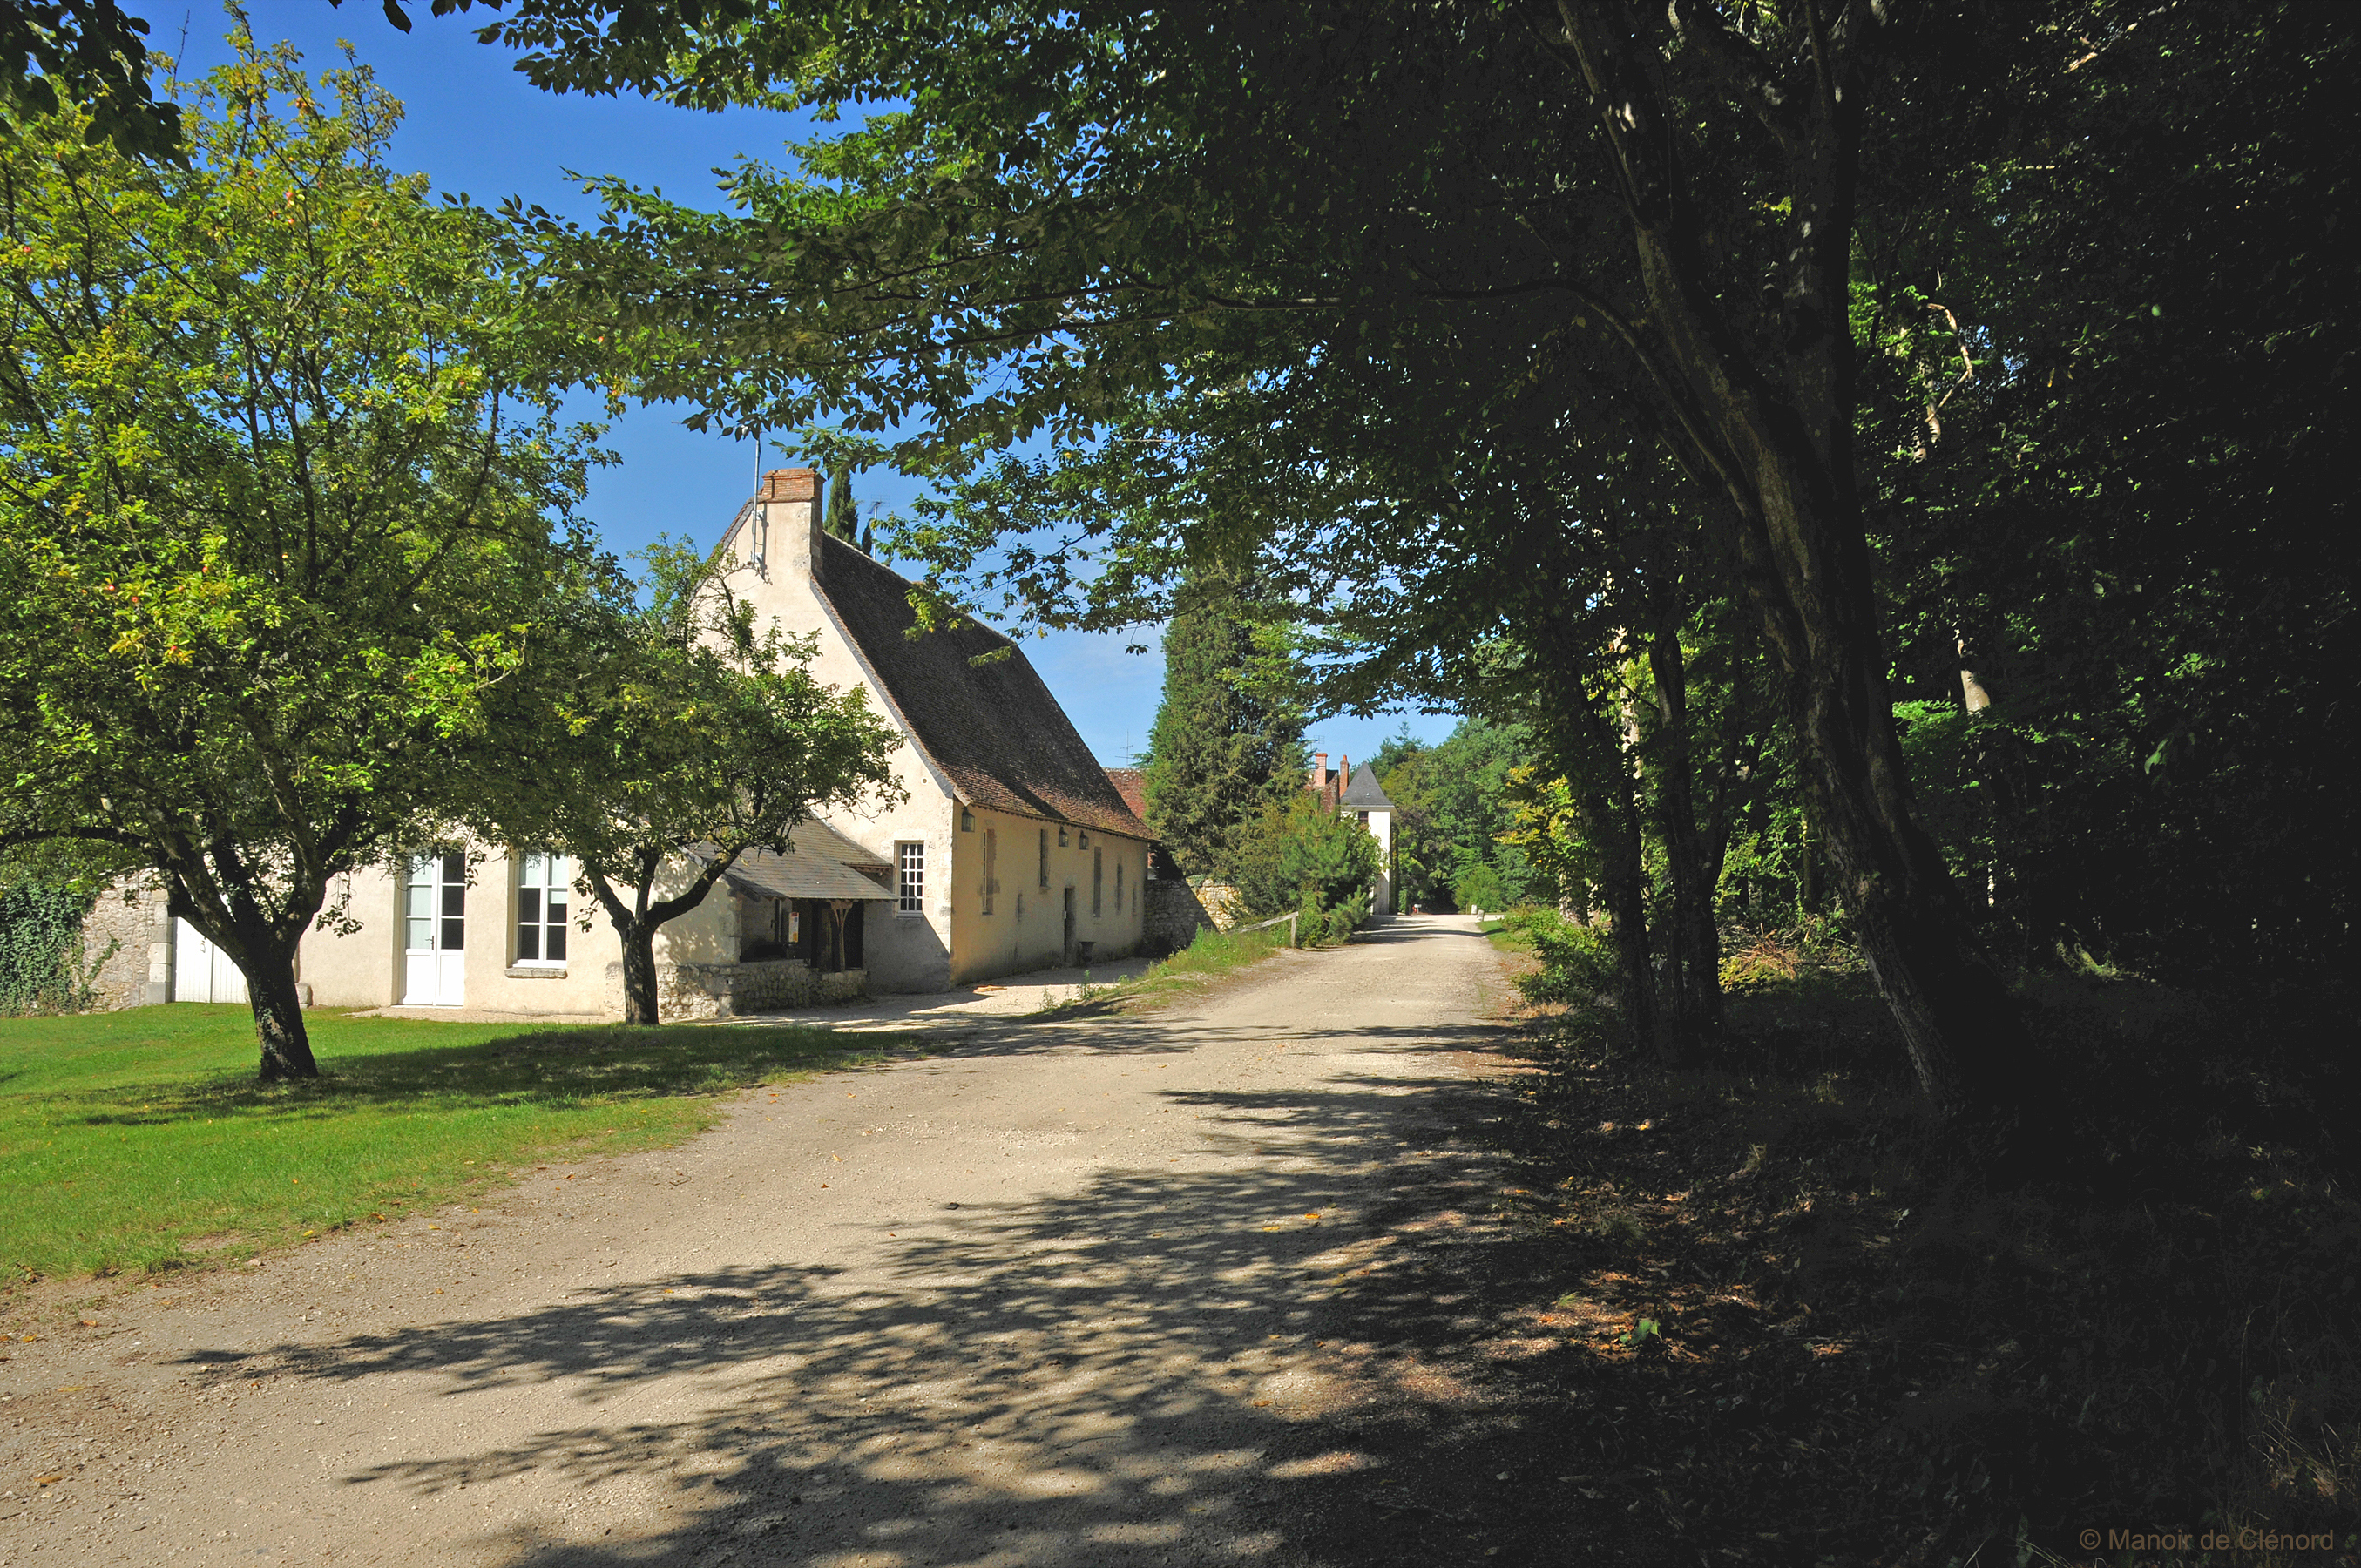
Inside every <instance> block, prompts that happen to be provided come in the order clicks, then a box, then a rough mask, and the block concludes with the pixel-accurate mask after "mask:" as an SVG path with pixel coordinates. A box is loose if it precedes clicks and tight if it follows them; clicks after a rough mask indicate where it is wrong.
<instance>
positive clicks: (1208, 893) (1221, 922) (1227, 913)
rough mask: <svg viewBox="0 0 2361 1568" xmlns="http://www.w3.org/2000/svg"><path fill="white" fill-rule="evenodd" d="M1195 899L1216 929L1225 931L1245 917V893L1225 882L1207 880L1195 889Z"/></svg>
mask: <svg viewBox="0 0 2361 1568" xmlns="http://www.w3.org/2000/svg"><path fill="white" fill-rule="evenodd" d="M1197 901H1198V902H1199V903H1200V904H1202V905H1204V907H1205V917H1206V918H1207V919H1209V920H1211V921H1212V922H1213V929H1215V930H1216V931H1226V930H1228V929H1229V928H1230V927H1233V926H1235V925H1237V924H1239V923H1240V922H1241V921H1243V920H1245V919H1246V895H1245V894H1241V893H1239V892H1238V890H1237V889H1236V888H1235V887H1232V886H1231V885H1230V884H1229V883H1225V882H1209V883H1202V884H1201V885H1200V886H1199V887H1198V889H1197Z"/></svg>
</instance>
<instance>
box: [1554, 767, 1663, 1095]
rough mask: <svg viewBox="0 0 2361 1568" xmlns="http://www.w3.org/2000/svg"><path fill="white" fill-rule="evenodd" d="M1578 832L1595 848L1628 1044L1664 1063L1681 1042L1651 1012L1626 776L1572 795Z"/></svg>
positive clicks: (1641, 872)
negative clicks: (1611, 786) (1616, 783)
mask: <svg viewBox="0 0 2361 1568" xmlns="http://www.w3.org/2000/svg"><path fill="white" fill-rule="evenodd" d="M1576 800H1577V801H1578V802H1579V803H1580V806H1581V813H1582V818H1583V822H1582V833H1583V837H1584V838H1586V839H1588V840H1589V841H1590V842H1591V843H1592V844H1594V845H1596V846H1598V849H1599V852H1600V862H1601V863H1600V866H1599V875H1598V884H1599V893H1600V894H1601V897H1602V901H1603V902H1604V903H1605V904H1606V905H1607V918H1608V922H1609V928H1610V929H1611V930H1612V931H1613V933H1614V938H1615V959H1616V969H1617V970H1618V975H1619V979H1620V981H1621V983H1620V987H1619V990H1620V992H1621V994H1620V996H1619V997H1618V998H1617V1000H1618V1001H1619V1002H1620V1003H1621V1006H1622V1013H1623V1026H1624V1028H1625V1030H1626V1031H1628V1032H1629V1034H1630V1036H1631V1044H1632V1045H1633V1046H1634V1047H1637V1048H1639V1049H1641V1050H1644V1051H1653V1052H1654V1053H1655V1054H1656V1055H1657V1056H1658V1057H1659V1058H1662V1059H1664V1061H1665V1062H1666V1063H1667V1064H1668V1065H1669V1064H1672V1063H1675V1062H1676V1061H1677V1060H1678V1058H1679V1054H1680V1045H1681V1042H1680V1041H1678V1040H1676V1039H1674V1038H1672V1037H1671V1036H1668V1035H1667V1033H1666V1032H1665V1030H1664V1027H1663V1025H1662V1021H1661V1020H1660V1019H1659V1018H1658V1016H1657V1011H1656V973H1655V964H1654V961H1653V954H1652V953H1651V952H1650V951H1649V944H1648V883H1647V871H1646V866H1645V864H1644V863H1643V861H1642V859H1641V852H1640V809H1639V802H1638V801H1637V800H1635V799H1634V798H1633V796H1632V789H1631V778H1630V776H1629V775H1628V774H1627V775H1625V776H1624V778H1623V780H1622V782H1621V785H1620V788H1619V789H1616V790H1614V791H1612V792H1609V791H1607V790H1590V791H1585V792H1583V793H1582V794H1580V795H1576Z"/></svg>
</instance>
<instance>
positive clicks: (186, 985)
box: [172, 918, 246, 1002]
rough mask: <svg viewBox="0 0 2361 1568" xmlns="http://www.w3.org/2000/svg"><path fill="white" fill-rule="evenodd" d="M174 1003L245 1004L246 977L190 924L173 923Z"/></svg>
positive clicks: (175, 920)
mask: <svg viewBox="0 0 2361 1568" xmlns="http://www.w3.org/2000/svg"><path fill="white" fill-rule="evenodd" d="M172 927H173V929H172V1000H173V1001H175V1002H244V1001H245V1000H246V976H244V975H243V974H240V973H239V972H238V969H237V966H236V964H234V963H232V962H230V961H229V955H228V954H226V953H225V952H223V951H222V950H221V949H220V948H216V947H214V945H213V944H212V943H211V942H208V941H206V940H205V938H204V933H203V932H202V931H200V930H198V929H197V928H196V927H194V926H192V925H190V924H189V923H188V922H187V921H185V920H181V919H178V918H175V919H174V920H173V922H172Z"/></svg>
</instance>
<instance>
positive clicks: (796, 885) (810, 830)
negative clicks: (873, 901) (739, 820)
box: [690, 820, 893, 899]
mask: <svg viewBox="0 0 2361 1568" xmlns="http://www.w3.org/2000/svg"><path fill="white" fill-rule="evenodd" d="M690 852H691V853H692V854H695V855H696V856H697V857H698V858H699V859H700V860H710V859H712V858H713V856H712V848H711V846H709V845H697V846H694V847H692V849H691V850H690ZM892 870H893V866H892V865H891V863H890V862H888V861H884V859H882V858H880V857H879V855H878V854H877V852H876V851H875V850H868V849H863V848H862V846H861V845H859V844H856V843H854V842H853V841H852V840H851V839H848V838H846V837H845V836H844V835H843V834H841V833H840V832H838V831H837V830H836V829H835V828H830V827H829V825H828V824H827V823H825V822H820V821H817V820H815V821H810V822H798V823H796V828H795V831H794V832H793V833H792V834H790V835H789V837H788V842H787V851H786V853H785V854H781V853H779V852H778V851H777V850H747V851H746V852H745V853H744V854H741V855H740V856H739V857H738V858H737V859H736V860H735V861H731V862H730V869H729V870H728V871H726V872H722V873H721V880H722V881H724V882H726V883H729V884H730V886H732V887H734V888H736V889H738V891H739V892H741V893H751V894H754V895H755V896H757V897H760V898H823V899H834V898H851V899H863V898H890V897H892V896H893V894H891V893H889V892H888V891H887V890H886V888H885V886H884V883H880V882H878V881H876V880H874V879H875V878H876V877H881V876H884V875H885V874H886V873H887V872H891V871H892ZM863 873H870V874H863Z"/></svg>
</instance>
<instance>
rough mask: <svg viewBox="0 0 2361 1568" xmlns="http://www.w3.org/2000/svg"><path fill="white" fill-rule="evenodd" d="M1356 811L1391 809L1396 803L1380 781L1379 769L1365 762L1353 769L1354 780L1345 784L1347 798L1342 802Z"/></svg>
mask: <svg viewBox="0 0 2361 1568" xmlns="http://www.w3.org/2000/svg"><path fill="white" fill-rule="evenodd" d="M1340 804H1342V805H1344V806H1346V807H1348V808H1349V809H1351V810H1355V811H1391V810H1392V809H1393V808H1394V803H1393V802H1392V801H1390V800H1389V799H1387V798H1386V792H1385V790H1384V789H1383V787H1381V786H1380V785H1379V784H1378V770H1377V769H1375V768H1373V767H1371V766H1369V764H1368V763H1367V762H1363V763H1362V764H1361V765H1360V766H1359V767H1357V768H1355V769H1354V770H1353V782H1352V783H1350V784H1346V785H1345V798H1344V800H1343V801H1342V802H1341V803H1340Z"/></svg>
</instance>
